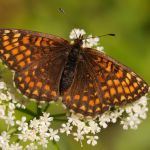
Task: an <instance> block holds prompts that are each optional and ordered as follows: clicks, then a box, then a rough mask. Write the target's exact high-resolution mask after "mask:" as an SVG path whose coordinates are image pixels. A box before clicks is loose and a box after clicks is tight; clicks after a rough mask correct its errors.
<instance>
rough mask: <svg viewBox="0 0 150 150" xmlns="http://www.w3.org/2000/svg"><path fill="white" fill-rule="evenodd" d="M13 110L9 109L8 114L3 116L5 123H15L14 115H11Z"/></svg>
mask: <svg viewBox="0 0 150 150" xmlns="http://www.w3.org/2000/svg"><path fill="white" fill-rule="evenodd" d="M13 114H14V112H11V111H9V112H8V115H7V116H6V117H5V123H6V124H8V125H11V126H14V125H15V116H14V115H13Z"/></svg>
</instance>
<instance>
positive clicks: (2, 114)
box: [0, 105, 6, 119]
mask: <svg viewBox="0 0 150 150" xmlns="http://www.w3.org/2000/svg"><path fill="white" fill-rule="evenodd" d="M5 110H6V107H5V106H4V105H0V119H4V118H5Z"/></svg>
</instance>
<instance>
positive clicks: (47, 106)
mask: <svg viewBox="0 0 150 150" xmlns="http://www.w3.org/2000/svg"><path fill="white" fill-rule="evenodd" d="M48 108H49V103H48V104H47V105H46V106H45V108H44V109H43V111H44V112H46V111H47V109H48Z"/></svg>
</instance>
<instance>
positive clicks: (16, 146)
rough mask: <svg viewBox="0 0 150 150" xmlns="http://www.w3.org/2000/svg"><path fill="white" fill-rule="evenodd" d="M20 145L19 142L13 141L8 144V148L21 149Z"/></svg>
mask: <svg viewBox="0 0 150 150" xmlns="http://www.w3.org/2000/svg"><path fill="white" fill-rule="evenodd" d="M22 148H23V147H22V146H21V145H19V143H13V144H11V145H10V146H9V150H22Z"/></svg>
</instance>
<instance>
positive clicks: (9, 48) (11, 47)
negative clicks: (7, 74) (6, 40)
mask: <svg viewBox="0 0 150 150" xmlns="http://www.w3.org/2000/svg"><path fill="white" fill-rule="evenodd" d="M5 49H6V50H8V51H9V50H11V49H13V46H12V45H8V46H6V47H5Z"/></svg>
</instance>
